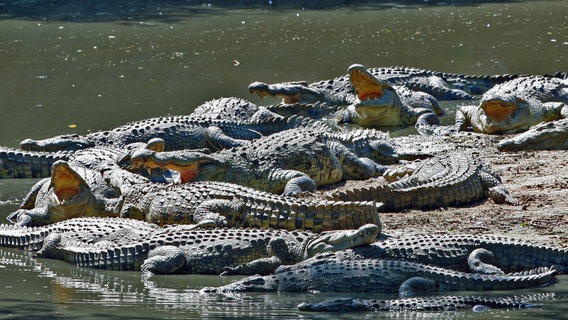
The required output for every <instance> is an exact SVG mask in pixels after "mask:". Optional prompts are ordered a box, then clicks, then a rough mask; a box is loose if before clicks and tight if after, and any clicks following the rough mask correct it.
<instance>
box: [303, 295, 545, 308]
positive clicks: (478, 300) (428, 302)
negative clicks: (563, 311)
mask: <svg viewBox="0 0 568 320" xmlns="http://www.w3.org/2000/svg"><path fill="white" fill-rule="evenodd" d="M554 296H555V295H554V294H537V295H530V296H505V297H495V298H492V297H483V296H469V295H468V296H428V297H411V298H402V299H353V298H339V299H333V300H326V301H321V302H315V303H307V302H304V303H301V304H299V305H298V309H299V310H300V311H310V312H357V311H395V312H396V311H398V312H401V311H455V310H460V309H470V310H473V311H475V312H482V311H486V310H489V309H525V308H535V307H539V306H540V304H538V303H536V302H535V300H536V301H542V300H548V299H553V298H554Z"/></svg>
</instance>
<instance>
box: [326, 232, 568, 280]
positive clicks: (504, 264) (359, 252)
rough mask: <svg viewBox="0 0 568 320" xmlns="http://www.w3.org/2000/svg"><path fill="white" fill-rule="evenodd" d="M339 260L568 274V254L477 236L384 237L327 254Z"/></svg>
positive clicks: (492, 270)
mask: <svg viewBox="0 0 568 320" xmlns="http://www.w3.org/2000/svg"><path fill="white" fill-rule="evenodd" d="M326 258H333V259H336V260H357V259H369V258H374V259H394V260H407V261H412V262H416V263H422V264H427V265H431V266H438V267H442V268H446V269H452V270H457V271H462V272H477V273H483V274H504V273H508V272H520V271H524V270H527V269H534V268H540V267H549V266H552V265H554V268H555V269H556V270H557V272H558V273H561V274H565V273H567V272H568V250H567V249H562V248H556V247H551V246H544V245H539V244H535V243H531V242H528V241H523V240H518V239H514V238H509V237H500V236H493V235H473V234H446V235H438V234H437V235H404V236H400V237H387V236H381V237H379V238H378V239H377V241H376V242H374V243H372V244H371V245H368V246H364V247H359V248H354V249H349V250H343V251H341V252H337V253H334V254H327V256H326Z"/></svg>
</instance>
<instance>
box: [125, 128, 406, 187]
mask: <svg viewBox="0 0 568 320" xmlns="http://www.w3.org/2000/svg"><path fill="white" fill-rule="evenodd" d="M397 160H398V155H397V154H396V153H395V150H394V145H393V144H392V140H391V139H390V138H388V136H386V135H385V134H382V133H379V132H376V131H371V130H356V131H353V132H347V133H343V134H341V133H333V132H328V131H322V130H306V129H291V130H287V131H282V132H279V133H275V134H272V135H270V136H268V137H265V138H262V139H258V140H255V141H254V143H251V144H249V145H245V146H242V147H238V148H232V149H226V150H221V151H218V152H216V153H211V154H205V153H201V152H195V151H193V150H187V151H172V152H155V151H151V150H146V149H141V150H139V151H135V152H134V153H133V154H132V157H131V161H132V165H133V166H134V167H139V166H145V167H147V168H157V167H162V168H167V169H171V170H177V171H179V172H180V173H181V177H182V181H183V182H187V181H224V182H231V183H236V184H240V185H243V186H247V187H252V188H255V189H259V190H263V191H267V192H271V193H283V194H284V195H295V194H298V193H300V192H304V191H313V190H314V189H315V188H316V187H318V186H323V185H329V184H333V183H336V182H339V181H341V180H342V179H348V178H350V179H367V178H370V177H373V176H376V175H378V174H379V173H381V172H382V171H383V170H384V167H383V166H381V165H379V164H377V163H376V162H375V161H380V162H383V163H393V162H396V161H397Z"/></svg>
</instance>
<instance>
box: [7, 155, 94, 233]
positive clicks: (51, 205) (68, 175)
mask: <svg viewBox="0 0 568 320" xmlns="http://www.w3.org/2000/svg"><path fill="white" fill-rule="evenodd" d="M83 170H86V169H83ZM47 180H48V181H47ZM47 182H49V183H47ZM37 186H38V187H37V188H36V187H34V188H32V191H31V192H30V193H33V194H28V196H27V198H28V199H30V201H27V202H25V204H23V205H22V209H20V210H18V211H16V212H14V213H12V214H11V215H10V216H9V217H8V220H10V221H12V222H14V223H16V224H19V225H31V226H36V225H45V224H49V223H54V222H58V221H62V220H65V219H69V218H75V217H81V216H89V215H93V213H94V212H95V211H96V210H97V209H98V208H96V205H95V204H96V202H97V201H96V198H95V195H94V194H93V192H92V191H91V187H90V186H89V185H88V184H87V182H85V180H84V179H83V177H82V176H81V175H80V174H79V173H78V172H77V171H76V170H75V169H73V168H71V167H70V166H69V164H68V163H67V162H65V161H61V160H59V161H57V162H55V163H54V164H53V166H52V169H51V177H50V178H46V179H45V180H42V181H40V182H38V184H37ZM31 202H33V203H31Z"/></svg>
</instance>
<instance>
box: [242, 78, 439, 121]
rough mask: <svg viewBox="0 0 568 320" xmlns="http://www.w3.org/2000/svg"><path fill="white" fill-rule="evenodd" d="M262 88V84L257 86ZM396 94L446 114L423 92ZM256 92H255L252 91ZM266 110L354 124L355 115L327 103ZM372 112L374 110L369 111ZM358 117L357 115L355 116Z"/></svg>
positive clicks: (399, 91) (399, 89) (413, 104)
mask: <svg viewBox="0 0 568 320" xmlns="http://www.w3.org/2000/svg"><path fill="white" fill-rule="evenodd" d="M257 86H258V87H260V84H258V85H257ZM393 88H394V89H395V90H396V93H397V94H398V96H399V97H400V100H401V102H402V104H403V105H406V106H409V107H411V108H413V109H418V110H420V109H424V108H426V109H430V110H431V111H433V112H434V113H435V114H436V115H437V116H442V115H444V114H445V111H444V109H443V108H442V107H441V106H440V104H439V102H438V100H436V99H434V97H432V96H431V95H428V94H426V93H423V92H418V91H411V90H409V89H407V88H405V87H393ZM252 91H253V92H254V90H252ZM353 95H354V96H353V98H352V99H350V101H352V103H354V102H355V99H356V98H355V93H353ZM265 109H267V110H269V111H270V112H272V113H275V114H278V115H280V116H284V117H290V116H292V115H298V116H302V117H308V118H312V119H330V120H334V121H336V122H340V123H341V122H346V123H348V122H352V121H351V115H352V114H353V113H352V111H353V108H348V107H346V106H345V105H341V104H333V103H326V102H319V101H318V102H314V103H279V104H275V105H269V106H266V107H265ZM368 111H372V110H368ZM353 116H355V117H358V116H357V115H354V114H353Z"/></svg>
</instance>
